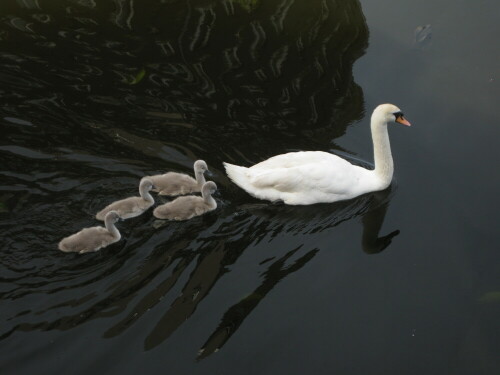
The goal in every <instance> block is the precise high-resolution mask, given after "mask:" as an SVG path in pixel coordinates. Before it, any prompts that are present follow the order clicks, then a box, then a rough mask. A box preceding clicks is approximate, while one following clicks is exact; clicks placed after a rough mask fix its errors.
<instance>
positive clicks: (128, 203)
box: [95, 178, 155, 220]
mask: <svg viewBox="0 0 500 375" xmlns="http://www.w3.org/2000/svg"><path fill="white" fill-rule="evenodd" d="M153 187H154V185H153V182H151V180H149V179H147V178H143V179H142V180H141V182H140V184H139V194H140V195H141V196H140V197H130V198H125V199H122V200H119V201H116V202H113V203H111V204H110V205H108V206H106V207H105V208H103V209H102V210H101V211H99V212H98V213H97V214H96V215H95V217H96V219H97V220H104V217H105V216H106V214H107V213H108V212H110V211H116V212H118V215H120V217H121V218H122V219H129V218H131V217H136V216H139V215H141V214H142V213H143V212H144V211H146V210H147V209H148V208H149V207H151V206H152V205H153V204H154V203H155V201H154V199H153V197H152V196H151V194H150V193H149V191H150V190H151V189H152V188H153Z"/></svg>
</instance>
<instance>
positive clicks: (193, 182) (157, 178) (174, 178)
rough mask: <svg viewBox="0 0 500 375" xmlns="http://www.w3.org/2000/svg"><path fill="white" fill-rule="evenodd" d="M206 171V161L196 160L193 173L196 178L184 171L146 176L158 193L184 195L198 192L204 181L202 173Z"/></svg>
mask: <svg viewBox="0 0 500 375" xmlns="http://www.w3.org/2000/svg"><path fill="white" fill-rule="evenodd" d="M207 171H208V167H207V163H205V162H204V161H203V160H197V161H196V162H195V163H194V175H195V177H196V179H194V178H193V177H191V176H188V175H187V174H185V173H177V172H167V173H165V174H157V175H154V176H147V178H149V179H150V180H151V181H153V184H154V185H155V189H154V190H153V191H155V192H158V193H159V194H160V195H170V196H172V195H184V194H190V193H198V192H200V191H201V187H202V186H203V184H204V183H205V182H206V181H205V175H204V173H205V172H207Z"/></svg>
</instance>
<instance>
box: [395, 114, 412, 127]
mask: <svg viewBox="0 0 500 375" xmlns="http://www.w3.org/2000/svg"><path fill="white" fill-rule="evenodd" d="M396 122H399V123H400V124H403V125H406V126H411V124H410V123H409V121H408V120H407V119H405V118H404V117H403V116H401V117H398V118H397V119H396Z"/></svg>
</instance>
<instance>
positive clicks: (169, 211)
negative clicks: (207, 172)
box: [153, 181, 217, 221]
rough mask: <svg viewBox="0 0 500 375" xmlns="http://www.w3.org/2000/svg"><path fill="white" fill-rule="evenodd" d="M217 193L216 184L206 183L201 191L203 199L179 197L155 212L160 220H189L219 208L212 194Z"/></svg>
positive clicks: (192, 196) (159, 207)
mask: <svg viewBox="0 0 500 375" xmlns="http://www.w3.org/2000/svg"><path fill="white" fill-rule="evenodd" d="M216 191H217V185H216V184H215V182H212V181H208V182H206V183H205V184H204V185H203V187H202V189H201V195H202V196H201V197H199V196H195V195H188V196H185V197H179V198H176V199H174V200H173V201H172V202H169V203H165V204H162V205H161V206H158V207H156V208H155V210H154V211H153V215H154V216H155V217H157V218H158V219H166V220H178V221H181V220H189V219H191V218H193V217H195V216H200V215H203V214H205V213H207V212H209V211H213V210H215V209H216V208H217V202H216V201H215V199H214V198H213V197H212V194H213V193H215V192H216Z"/></svg>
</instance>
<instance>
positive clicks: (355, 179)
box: [224, 104, 410, 205]
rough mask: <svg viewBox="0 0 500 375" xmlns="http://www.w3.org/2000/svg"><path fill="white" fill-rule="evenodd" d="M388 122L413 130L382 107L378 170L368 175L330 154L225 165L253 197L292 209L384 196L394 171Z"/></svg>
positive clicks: (376, 127)
mask: <svg viewBox="0 0 500 375" xmlns="http://www.w3.org/2000/svg"><path fill="white" fill-rule="evenodd" d="M389 122H399V123H400V124H404V125H408V126H410V123H409V122H408V121H407V120H406V119H405V118H404V116H403V113H402V112H401V110H400V109H399V108H398V107H396V106H394V105H392V104H381V105H379V106H378V107H377V108H375V110H374V111H373V114H372V117H371V131H372V139H373V149H374V158H375V169H374V170H368V169H365V168H362V167H358V166H356V165H353V164H351V163H349V162H348V161H346V160H344V159H342V158H340V157H338V156H336V155H332V154H330V153H327V152H322V151H301V152H290V153H287V154H282V155H277V156H273V157H271V158H269V159H267V160H265V161H263V162H261V163H258V164H255V165H254V166H252V167H250V168H245V167H240V166H237V165H232V164H229V163H224V167H225V168H226V173H227V175H228V176H229V178H230V179H231V180H232V181H233V182H234V183H235V184H236V185H238V186H239V187H241V188H242V189H244V190H246V191H247V192H248V193H249V194H250V195H253V196H254V197H256V198H259V199H265V200H270V201H277V200H282V201H283V202H284V203H286V204H290V205H305V204H314V203H327V202H336V201H340V200H345V199H351V198H354V197H357V196H359V195H362V194H365V193H369V192H371V191H378V190H384V189H385V188H387V187H388V186H389V185H390V183H391V180H392V174H393V172H394V165H393V161H392V154H391V146H390V143H389V135H388V133H387V124H388V123H389Z"/></svg>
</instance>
